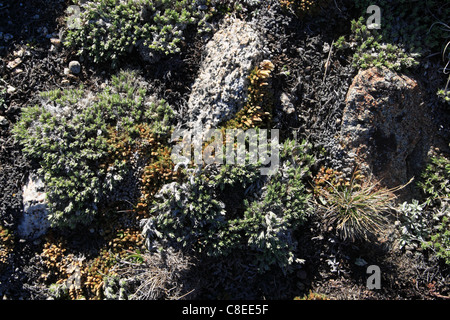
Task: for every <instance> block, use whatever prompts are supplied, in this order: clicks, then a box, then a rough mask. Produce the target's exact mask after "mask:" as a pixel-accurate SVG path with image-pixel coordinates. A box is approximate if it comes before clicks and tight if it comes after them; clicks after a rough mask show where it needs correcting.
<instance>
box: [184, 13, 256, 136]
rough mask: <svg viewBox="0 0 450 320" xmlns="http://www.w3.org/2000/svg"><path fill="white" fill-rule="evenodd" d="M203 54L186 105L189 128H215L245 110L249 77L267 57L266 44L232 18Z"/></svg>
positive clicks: (208, 44)
mask: <svg viewBox="0 0 450 320" xmlns="http://www.w3.org/2000/svg"><path fill="white" fill-rule="evenodd" d="M204 55H205V58H204V60H203V62H202V64H201V67H200V72H199V76H198V78H197V79H196V81H195V83H194V85H193V86H192V92H191V95H190V97H189V100H188V105H187V107H188V108H187V109H188V123H187V126H188V127H189V128H190V129H194V128H200V127H203V128H206V127H211V128H215V127H217V125H218V124H219V123H221V122H222V121H225V120H228V119H230V118H231V117H232V116H233V115H234V114H235V113H236V112H237V111H238V110H239V109H240V108H241V107H242V105H243V103H244V102H245V100H246V96H247V90H246V89H247V86H248V80H247V77H248V76H249V74H250V72H251V69H252V68H253V67H255V66H256V64H257V62H258V61H260V60H262V58H263V55H264V50H263V42H262V39H261V36H260V35H259V34H258V33H257V32H256V31H255V30H254V29H253V28H252V26H251V25H250V24H249V23H248V22H245V21H242V20H239V19H230V20H228V21H226V22H225V24H224V27H222V28H221V29H220V30H219V31H217V32H216V33H215V34H214V36H213V38H212V39H211V40H210V41H209V42H208V43H207V44H206V46H205V53H204Z"/></svg>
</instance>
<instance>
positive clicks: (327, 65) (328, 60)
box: [322, 40, 334, 83]
mask: <svg viewBox="0 0 450 320" xmlns="http://www.w3.org/2000/svg"><path fill="white" fill-rule="evenodd" d="M333 45H334V40H333V41H332V42H331V46H330V51H329V52H328V58H327V62H325V73H324V74H323V79H322V83H324V82H325V78H326V76H327V72H328V67H329V66H330V58H331V53H332V52H333Z"/></svg>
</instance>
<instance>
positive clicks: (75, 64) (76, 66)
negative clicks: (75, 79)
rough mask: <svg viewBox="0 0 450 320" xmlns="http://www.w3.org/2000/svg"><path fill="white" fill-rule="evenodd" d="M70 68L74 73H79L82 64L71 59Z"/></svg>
mask: <svg viewBox="0 0 450 320" xmlns="http://www.w3.org/2000/svg"><path fill="white" fill-rule="evenodd" d="M69 70H70V73H72V74H79V73H80V72H81V64H80V63H79V62H78V61H70V62H69Z"/></svg>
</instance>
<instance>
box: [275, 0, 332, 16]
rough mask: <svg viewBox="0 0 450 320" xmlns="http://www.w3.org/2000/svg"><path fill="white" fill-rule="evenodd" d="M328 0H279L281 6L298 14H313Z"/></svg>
mask: <svg viewBox="0 0 450 320" xmlns="http://www.w3.org/2000/svg"><path fill="white" fill-rule="evenodd" d="M328 2H329V0H280V4H281V7H282V8H284V9H290V10H293V11H294V12H295V13H296V14H297V15H298V16H303V15H305V14H314V13H316V12H317V11H318V10H320V8H321V6H325V5H326V4H327V3H328Z"/></svg>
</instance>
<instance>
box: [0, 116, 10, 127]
mask: <svg viewBox="0 0 450 320" xmlns="http://www.w3.org/2000/svg"><path fill="white" fill-rule="evenodd" d="M7 125H8V119H6V118H5V117H4V116H0V126H5V127H6V126H7Z"/></svg>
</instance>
